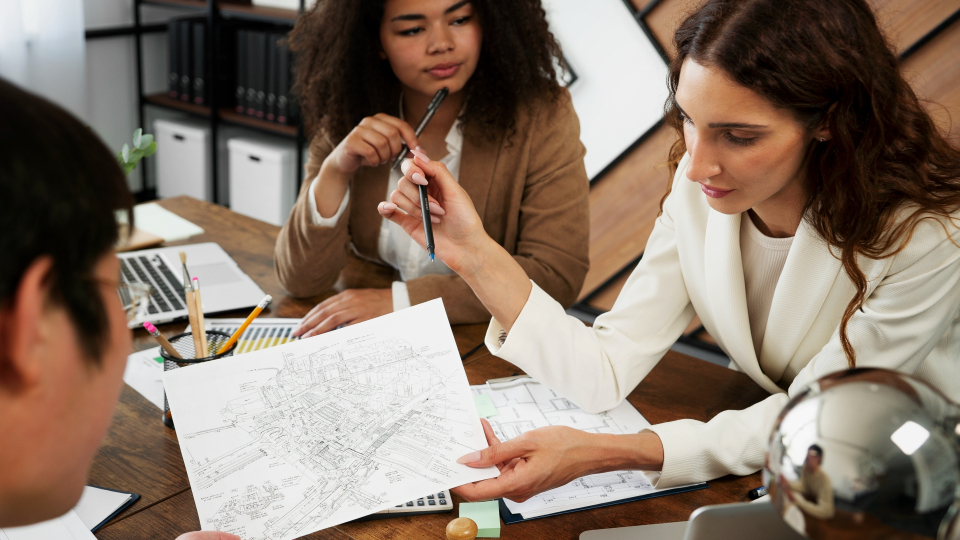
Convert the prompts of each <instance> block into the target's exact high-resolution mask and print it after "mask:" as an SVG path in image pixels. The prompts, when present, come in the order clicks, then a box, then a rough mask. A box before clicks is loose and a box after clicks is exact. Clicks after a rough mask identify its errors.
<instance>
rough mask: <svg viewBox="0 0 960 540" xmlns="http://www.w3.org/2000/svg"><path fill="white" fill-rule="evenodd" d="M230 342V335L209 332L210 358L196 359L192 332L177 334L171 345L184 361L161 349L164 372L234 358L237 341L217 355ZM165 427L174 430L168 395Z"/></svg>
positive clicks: (165, 400) (164, 397) (213, 331)
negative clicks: (229, 357)
mask: <svg viewBox="0 0 960 540" xmlns="http://www.w3.org/2000/svg"><path fill="white" fill-rule="evenodd" d="M229 340H230V334H226V333H224V332H218V331H216V330H207V348H208V349H209V350H210V352H211V353H213V354H211V355H210V356H207V357H205V358H194V356H196V350H195V349H194V346H193V334H191V333H190V332H184V333H183V334H177V335H175V336H173V337H172V338H170V344H171V345H173V348H174V349H176V350H177V352H178V353H180V356H182V357H183V359H182V360H181V359H179V358H174V357H172V356H170V354H169V353H167V351H165V350H164V349H163V348H161V349H160V356H161V357H162V358H163V370H164V371H170V370H172V369H179V368H185V367H190V366H192V365H195V364H202V363H204V362H209V361H211V360H217V359H219V358H226V357H227V356H233V352H234V351H235V350H237V343H239V340H238V341H235V342H234V343H233V345H231V346H230V348H229V349H227V350H226V351H223V352H222V353H217V352H216V351H218V350H219V349H220V347H222V346H223V344H224V343H226V342H227V341H229ZM163 425H165V426H167V427H168V428H171V429H174V427H173V416H172V415H171V414H170V404H169V403H167V393H166V392H164V393H163Z"/></svg>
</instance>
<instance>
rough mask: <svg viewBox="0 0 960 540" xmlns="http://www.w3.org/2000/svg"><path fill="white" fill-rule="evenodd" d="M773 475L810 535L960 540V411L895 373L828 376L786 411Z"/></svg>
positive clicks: (787, 515) (783, 501)
mask: <svg viewBox="0 0 960 540" xmlns="http://www.w3.org/2000/svg"><path fill="white" fill-rule="evenodd" d="M958 361H960V360H958ZM764 480H765V482H766V485H767V486H768V488H769V492H770V496H771V498H772V502H773V504H774V506H775V507H776V508H777V510H778V511H779V512H780V515H781V516H782V517H783V518H784V521H786V522H787V523H788V524H790V525H791V526H792V527H793V528H794V529H796V530H797V531H798V532H799V533H801V534H803V535H805V536H807V537H808V538H814V539H817V540H827V539H835V538H877V539H879V538H940V539H941V540H948V539H949V540H955V539H960V519H958V513H960V498H958V496H960V407H958V406H957V405H955V404H953V403H951V402H950V401H949V400H947V399H946V398H945V397H943V395H942V394H940V393H939V392H937V391H936V390H934V389H932V388H931V387H930V386H928V385H927V384H926V383H923V382H921V381H919V380H917V379H915V378H913V377H910V376H907V375H904V374H902V373H898V372H895V371H889V370H882V369H854V370H849V371H843V372H838V373H835V374H832V375H828V376H826V377H824V378H822V379H820V380H819V381H817V382H816V383H813V384H812V385H810V387H808V388H807V389H806V390H804V391H803V393H801V394H800V395H798V396H797V397H795V398H794V399H793V400H791V401H790V403H789V404H787V406H786V407H785V408H784V410H783V411H782V412H781V413H780V416H779V418H778V419H777V422H776V425H775V426H774V430H773V433H772V434H771V436H770V443H769V446H768V448H767V463H766V469H765V470H764Z"/></svg>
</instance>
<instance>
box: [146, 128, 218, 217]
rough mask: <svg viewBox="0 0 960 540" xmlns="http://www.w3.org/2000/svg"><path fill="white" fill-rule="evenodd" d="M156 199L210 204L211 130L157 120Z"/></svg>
mask: <svg viewBox="0 0 960 540" xmlns="http://www.w3.org/2000/svg"><path fill="white" fill-rule="evenodd" d="M153 131H154V140H156V141H157V153H156V160H157V196H158V197H160V198H161V199H164V198H167V197H176V196H178V195H189V196H191V197H193V198H195V199H200V200H204V201H212V200H213V182H212V178H213V172H212V164H211V162H210V126H209V125H206V124H204V123H203V122H198V121H193V120H160V119H158V120H156V121H154V123H153Z"/></svg>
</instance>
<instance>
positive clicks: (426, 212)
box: [390, 86, 450, 261]
mask: <svg viewBox="0 0 960 540" xmlns="http://www.w3.org/2000/svg"><path fill="white" fill-rule="evenodd" d="M448 93H450V90H449V89H447V87H446V86H444V87H443V88H441V89H440V90H437V93H436V94H434V95H433V99H431V100H430V104H429V105H427V112H426V113H424V115H423V118H421V119H420V123H419V124H417V128H416V129H414V130H413V132H414V134H415V135H416V136H417V137H419V136H420V134H421V133H423V129H424V128H425V127H427V123H429V122H430V119H431V118H433V114H434V113H435V112H437V109H439V108H440V104H441V103H443V100H444V99H446V97H447V94H448ZM405 157H407V143H403V145H402V146H401V147H400V154H399V155H398V156H397V159H396V160H395V161H394V162H393V166H391V167H390V169H391V170H392V169H396V168H397V167H399V166H400V164H401V163H403V158H405ZM417 191H418V192H419V193H420V214H421V215H422V216H423V235H424V240H425V243H426V244H427V253H429V254H430V260H431V261H432V260H433V257H434V255H433V251H434V245H433V223H432V222H431V221H430V199H429V198H428V197H427V186H417Z"/></svg>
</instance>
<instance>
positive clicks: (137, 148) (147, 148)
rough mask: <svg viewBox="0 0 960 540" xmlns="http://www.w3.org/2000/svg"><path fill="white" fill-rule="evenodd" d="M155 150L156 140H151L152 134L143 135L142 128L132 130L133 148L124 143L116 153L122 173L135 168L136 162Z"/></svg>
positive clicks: (128, 172)
mask: <svg viewBox="0 0 960 540" xmlns="http://www.w3.org/2000/svg"><path fill="white" fill-rule="evenodd" d="M156 152H157V142H156V141H154V140H153V135H145V134H144V133H143V128H137V130H136V131H134V132H133V150H131V149H130V145H128V144H124V145H123V148H121V149H120V152H119V153H118V154H117V160H119V161H120V167H121V168H122V169H123V174H130V171H132V170H134V169H136V168H137V163H140V160H141V159H143V158H145V157H150V156H152V155H153V154H155V153H156Z"/></svg>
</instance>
